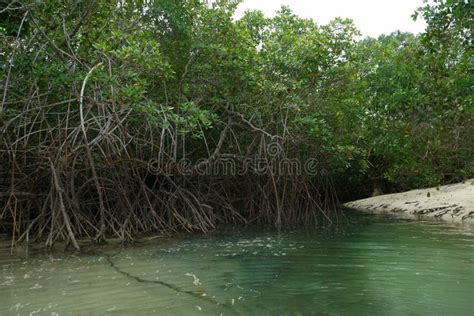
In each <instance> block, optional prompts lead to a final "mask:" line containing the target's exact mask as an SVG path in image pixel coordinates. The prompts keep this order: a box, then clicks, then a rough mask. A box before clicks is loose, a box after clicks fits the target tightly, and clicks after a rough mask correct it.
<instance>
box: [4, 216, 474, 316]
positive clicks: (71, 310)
mask: <svg viewBox="0 0 474 316" xmlns="http://www.w3.org/2000/svg"><path fill="white" fill-rule="evenodd" d="M352 221H353V223H352V224H351V225H348V226H347V227H344V228H341V229H338V230H325V231H318V232H314V231H313V232H311V231H307V230H294V231H287V232H281V233H277V232H257V231H255V230H250V229H249V230H245V231H240V232H238V233H236V232H232V233H215V234H212V235H208V236H192V237H191V236H188V237H185V238H180V239H174V240H154V241H152V242H148V243H146V244H145V245H141V246H134V247H131V248H129V249H108V250H101V251H100V252H98V253H97V254H94V255H91V254H88V255H87V254H83V255H80V256H75V255H71V254H63V255H61V254H55V255H35V256H30V257H29V258H27V259H26V258H14V257H11V256H7V255H2V256H1V257H0V315H17V314H19V315H64V314H74V315H90V314H92V315H103V314H119V315H122V314H123V315H132V314H134V315H141V314H159V315H221V314H222V315H310V314H315V315H375V314H384V315H407V314H408V315H473V314H474V229H473V228H472V227H471V228H469V227H465V226H464V227H463V226H453V225H449V224H443V223H439V222H432V221H430V222H420V221H414V220H400V219H393V218H387V217H378V216H357V217H354V218H352Z"/></svg>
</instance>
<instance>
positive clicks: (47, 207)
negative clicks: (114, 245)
mask: <svg viewBox="0 0 474 316" xmlns="http://www.w3.org/2000/svg"><path fill="white" fill-rule="evenodd" d="M237 5H238V2H236V1H230V0H228V1H225V0H221V1H214V2H213V3H203V2H202V1H198V0H187V1H181V0H156V1H146V0H141V1H140V0H135V1H120V0H119V1H117V0H104V1H96V0H83V1H76V0H74V1H72V0H48V1H26V0H25V1H12V2H10V3H9V4H1V5H0V12H1V13H0V14H1V16H0V67H1V68H0V69H1V70H0V71H1V81H0V92H1V95H0V102H1V104H0V135H1V136H0V166H1V169H0V201H1V202H0V226H1V227H2V230H4V231H8V232H11V234H12V236H13V241H14V242H17V241H22V240H29V239H39V240H46V245H47V246H52V245H53V244H54V242H55V241H56V240H66V241H68V242H70V243H72V244H73V245H74V246H75V247H78V244H77V241H76V239H77V237H78V236H80V237H86V236H88V237H90V238H91V239H93V240H96V241H102V240H104V239H105V237H106V236H115V237H118V238H120V239H122V240H130V239H132V238H133V237H134V236H135V235H137V234H139V233H144V232H151V231H159V232H172V231H176V230H182V229H185V230H198V231H203V232H205V231H208V230H210V229H212V228H214V227H215V226H216V225H219V224H231V223H253V222H256V223H260V224H271V225H276V226H278V227H279V226H281V225H288V224H293V223H318V222H319V223H321V222H322V223H331V222H334V221H337V218H338V212H337V211H336V210H337V209H338V208H337V203H338V199H337V197H338V196H339V197H344V198H354V197H356V196H359V195H364V194H365V195H367V194H370V192H371V190H372V183H376V186H377V187H378V186H380V184H383V186H384V187H385V189H389V190H402V189H410V188H415V187H420V186H426V185H437V184H440V183H446V182H450V181H458V180H461V179H463V178H466V177H468V176H472V175H473V162H472V157H473V154H474V141H473V139H474V106H473V94H472V92H471V89H472V86H473V75H472V59H473V55H472V44H473V43H472V38H473V37H472V35H473V34H472V30H473V25H472V19H471V15H472V12H473V5H472V3H471V2H469V1H464V0H446V1H436V2H434V3H432V4H427V5H426V6H425V7H423V8H420V10H419V11H418V12H416V13H415V17H416V18H424V19H425V20H426V21H427V22H428V28H427V30H426V32H425V33H423V34H420V35H412V34H407V33H400V32H396V33H393V34H390V35H383V36H381V37H380V38H377V39H374V38H364V39H360V36H359V33H358V31H357V28H356V26H355V25H353V23H352V21H351V20H347V19H335V20H334V21H332V22H331V23H329V24H328V25H318V24H316V22H315V21H312V20H307V19H302V18H299V17H298V16H296V15H294V14H293V13H292V12H291V10H290V9H289V8H287V7H283V8H282V9H281V10H280V11H279V12H278V13H277V15H276V16H275V17H273V18H266V17H265V16H264V15H263V14H262V13H261V12H258V11H252V12H247V13H246V14H245V15H244V16H243V17H242V18H241V19H239V20H237V21H235V20H234V19H233V14H234V11H235V9H236V7H237ZM275 146H276V147H275ZM275 148H276V150H275ZM183 158H186V159H187V160H186V162H188V164H187V165H186V172H185V173H183V172H176V170H177V169H180V168H181V167H182V166H180V164H179V162H180V161H181V162H182V161H183V160H182V159H183ZM249 158H252V159H260V160H261V161H264V163H263V164H262V165H259V166H253V167H254V168H250V169H249V170H247V172H245V173H242V174H225V173H219V174H209V173H206V174H203V173H199V172H197V170H201V167H203V166H208V165H212V164H215V163H216V161H221V162H222V160H223V159H230V160H231V161H232V162H233V163H234V164H237V165H242V164H244V163H245V161H246V159H249ZM288 158H292V159H298V161H300V162H308V161H311V160H308V159H313V160H312V161H313V162H314V161H316V160H315V159H317V171H318V172H317V173H315V172H311V173H308V172H300V173H294V172H293V173H291V172H286V173H285V172H275V169H274V168H273V167H274V165H275V164H278V163H280V162H281V161H283V160H285V159H288ZM150 162H153V163H152V164H151V163H150ZM165 165H166V166H167V168H165V169H163V168H161V169H160V168H156V166H160V167H162V166H165ZM312 167H313V168H312V171H314V167H315V165H314V164H313V166H312ZM151 169H153V170H151ZM157 169H159V170H157ZM181 169H182V168H181ZM256 169H258V170H256ZM152 171H154V172H152ZM181 171H182V170H181ZM303 171H304V170H303ZM306 171H307V170H306ZM352 187H363V188H368V191H367V190H361V191H360V192H358V191H357V190H356V191H353V190H351V188H352ZM348 192H349V194H348Z"/></svg>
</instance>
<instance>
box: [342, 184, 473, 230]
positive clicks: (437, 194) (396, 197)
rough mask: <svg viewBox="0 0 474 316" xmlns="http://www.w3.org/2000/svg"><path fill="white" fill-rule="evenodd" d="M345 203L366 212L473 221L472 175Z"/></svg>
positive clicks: (351, 207) (348, 206)
mask: <svg viewBox="0 0 474 316" xmlns="http://www.w3.org/2000/svg"><path fill="white" fill-rule="evenodd" d="M344 206H345V207H347V208H350V209H354V210H358V211H362V212H369V213H399V214H400V215H417V216H424V217H433V218H439V219H443V220H448V221H453V222H469V223H474V179H470V180H467V181H465V182H463V183H457V184H451V185H444V186H441V187H439V188H428V189H421V190H412V191H408V192H403V193H395V194H386V195H380V196H375V197H371V198H367V199H363V200H358V201H354V202H349V203H346V204H344Z"/></svg>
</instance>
